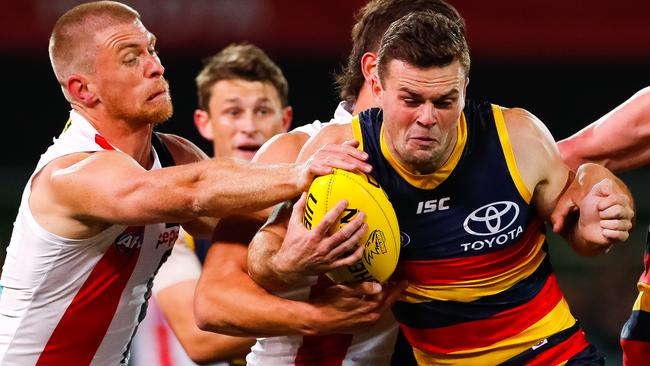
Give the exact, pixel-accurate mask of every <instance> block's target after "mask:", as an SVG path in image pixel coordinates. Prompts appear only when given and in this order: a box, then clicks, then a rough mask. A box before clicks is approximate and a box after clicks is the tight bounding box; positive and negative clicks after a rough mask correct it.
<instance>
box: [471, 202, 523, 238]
mask: <svg viewBox="0 0 650 366" xmlns="http://www.w3.org/2000/svg"><path fill="white" fill-rule="evenodd" d="M518 216H519V206H517V204H516V203H514V202H511V201H498V202H492V203H489V204H487V205H485V206H482V207H480V208H478V209H476V210H474V212H472V213H471V214H469V216H467V218H466V219H465V222H464V223H463V227H464V228H465V231H467V232H468V233H470V234H474V235H479V236H488V235H494V234H498V233H500V232H502V231H504V230H506V229H507V228H509V227H510V226H511V225H512V224H513V223H514V222H515V220H517V217H518Z"/></svg>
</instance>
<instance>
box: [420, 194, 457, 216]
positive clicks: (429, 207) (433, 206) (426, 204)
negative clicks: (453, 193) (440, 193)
mask: <svg viewBox="0 0 650 366" xmlns="http://www.w3.org/2000/svg"><path fill="white" fill-rule="evenodd" d="M443 210H449V197H443V198H441V199H439V200H428V201H421V202H419V203H418V210H417V212H416V213H417V214H418V215H419V214H423V213H429V212H433V211H443Z"/></svg>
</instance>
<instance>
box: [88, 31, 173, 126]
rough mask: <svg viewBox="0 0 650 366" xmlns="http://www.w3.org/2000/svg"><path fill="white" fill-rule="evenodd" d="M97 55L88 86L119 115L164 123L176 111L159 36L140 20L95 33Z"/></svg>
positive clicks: (113, 114) (102, 102) (145, 121)
mask: <svg viewBox="0 0 650 366" xmlns="http://www.w3.org/2000/svg"><path fill="white" fill-rule="evenodd" d="M95 42H96V47H97V57H96V62H95V70H94V72H93V73H91V75H90V77H89V79H90V82H89V85H88V88H89V89H91V88H92V89H91V91H93V92H94V93H95V94H96V95H97V97H98V99H99V103H101V104H102V105H103V107H104V108H105V109H106V112H107V113H108V114H109V115H110V116H112V117H115V118H119V119H123V120H126V121H135V122H141V123H161V122H164V121H166V120H167V119H169V117H171V115H172V103H171V97H170V95H169V84H168V83H167V81H166V80H165V78H164V77H163V73H164V72H165V68H164V67H163V66H162V64H161V63H160V59H159V58H158V54H157V53H156V49H155V43H156V39H155V37H154V36H153V35H152V34H151V33H149V31H147V29H146V28H145V27H144V25H142V23H141V22H140V21H135V22H133V23H130V24H118V25H115V26H112V27H109V28H106V29H104V30H103V31H101V32H98V33H97V35H96V36H95Z"/></svg>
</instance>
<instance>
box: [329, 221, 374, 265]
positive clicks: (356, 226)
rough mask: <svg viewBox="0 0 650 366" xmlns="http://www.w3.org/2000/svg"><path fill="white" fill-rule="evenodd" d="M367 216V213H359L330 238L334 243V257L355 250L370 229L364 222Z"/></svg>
mask: <svg viewBox="0 0 650 366" xmlns="http://www.w3.org/2000/svg"><path fill="white" fill-rule="evenodd" d="M365 218H366V215H365V213H363V212H359V213H357V214H356V215H355V217H354V219H352V221H350V222H349V223H347V224H345V225H343V227H342V228H341V229H339V230H338V231H337V232H335V233H334V234H333V235H332V236H331V237H330V238H329V239H328V240H330V241H332V244H333V245H332V247H333V248H332V256H333V257H334V258H336V257H340V256H341V255H344V254H345V253H346V252H348V251H355V250H354V249H355V247H356V246H357V244H358V242H359V240H361V238H362V237H363V235H364V234H365V233H366V231H367V230H368V225H366V223H365V222H364V220H365ZM334 246H335V247H334ZM357 259H358V258H357ZM350 264H352V263H350Z"/></svg>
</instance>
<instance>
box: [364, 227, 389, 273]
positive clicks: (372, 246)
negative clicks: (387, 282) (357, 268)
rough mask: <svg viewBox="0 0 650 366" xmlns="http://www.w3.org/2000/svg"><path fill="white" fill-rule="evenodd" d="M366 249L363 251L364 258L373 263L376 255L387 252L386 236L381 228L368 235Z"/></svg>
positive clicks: (369, 263) (370, 263)
mask: <svg viewBox="0 0 650 366" xmlns="http://www.w3.org/2000/svg"><path fill="white" fill-rule="evenodd" d="M365 247H366V250H364V252H363V260H364V261H365V262H366V263H368V265H372V261H373V260H374V259H375V255H382V254H386V252H387V250H386V236H385V235H384V232H383V231H381V230H374V231H373V232H372V233H370V236H368V240H366V244H365Z"/></svg>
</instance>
